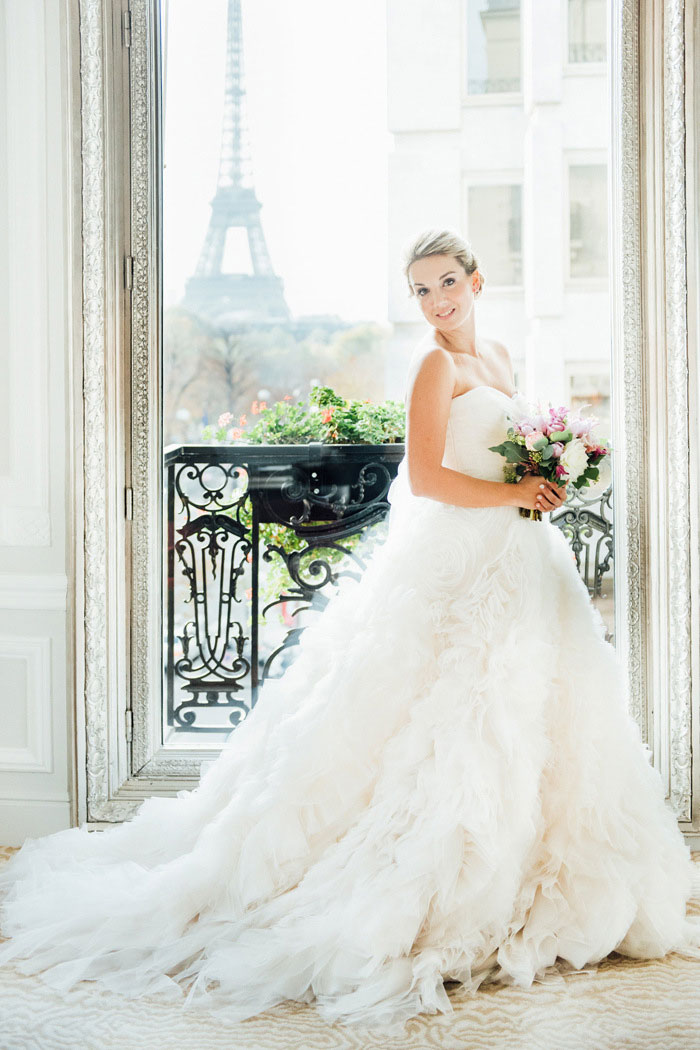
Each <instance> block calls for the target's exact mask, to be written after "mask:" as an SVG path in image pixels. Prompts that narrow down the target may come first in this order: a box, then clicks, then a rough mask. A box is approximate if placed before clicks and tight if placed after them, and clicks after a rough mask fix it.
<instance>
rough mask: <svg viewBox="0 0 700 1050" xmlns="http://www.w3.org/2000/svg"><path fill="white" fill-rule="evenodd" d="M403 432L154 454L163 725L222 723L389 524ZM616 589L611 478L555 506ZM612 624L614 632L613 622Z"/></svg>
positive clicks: (586, 568)
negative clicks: (390, 436) (592, 492)
mask: <svg viewBox="0 0 700 1050" xmlns="http://www.w3.org/2000/svg"><path fill="white" fill-rule="evenodd" d="M403 454H404V446H403V444H398V443H396V444H383V445H361V444H358V445H333V444H322V443H315V442H313V443H309V444H306V445H180V446H172V447H170V448H168V449H167V450H166V453H165V462H164V468H165V469H164V484H165V492H164V508H165V515H166V520H165V523H164V525H165V537H166V539H165V551H164V557H165V566H164V568H165V571H164V594H163V600H164V613H165V616H164V640H163V641H164V666H163V673H164V685H165V700H166V702H165V705H164V708H165V709H164V720H163V721H164V725H163V730H164V735H165V738H166V739H173V738H175V739H177V740H178V741H180V740H181V739H182V734H196V735H197V736H199V735H200V734H207V733H208V734H220V735H222V738H223V736H225V735H227V734H228V733H230V731H231V729H232V728H233V727H235V726H237V725H239V724H240V722H241V721H243V719H244V718H246V716H247V715H248V713H249V712H250V711H251V710H252V708H253V707H254V706H255V703H256V701H257V698H258V693H259V690H260V686H261V685H262V684H263V683H264V682H265V680H266V679H267V678H270V677H278V676H279V675H281V674H282V673H283V672H284V669H285V667H286V666H287V665H288V663H289V661H290V659H291V658H292V657H293V647H294V646H295V645H296V644H297V642H298V641H299V638H300V635H301V633H302V631H303V630H304V627H305V626H306V625H307V623H308V622H309V620H310V619H311V618H313V617H315V616H316V615H318V613H320V612H322V611H323V609H324V608H325V606H326V605H327V603H328V601H329V598H330V596H331V594H332V589H333V585H334V584H335V583H336V581H337V580H338V579H339V578H340V577H341V576H344V575H353V576H355V577H356V578H359V576H360V575H361V573H362V571H363V569H364V567H365V563H366V558H367V556H368V554H369V553H370V552H371V550H372V549H373V547H374V546H376V544H377V543H379V542H381V540H382V539H383V537H384V535H385V534H386V527H387V522H386V520H385V519H386V517H387V513H388V510H389V503H388V501H387V493H388V490H389V486H390V484H391V482H392V480H393V479H394V477H395V476H396V472H397V470H398V465H399V462H400V461H401V459H402V457H403ZM552 521H553V522H555V523H556V524H557V526H558V527H559V528H561V530H562V532H563V533H564V535H565V536H566V537H567V539H568V541H569V543H570V544H571V548H572V552H573V555H574V557H575V558H576V564H577V567H578V569H579V572H580V573H581V576H582V578H583V579H584V581H585V583H586V585H587V587H588V590H589V593H590V594H591V596H592V597H593V598H594V599H595V600H596V601H600V602H603V603H605V602H607V601H608V600H609V595H608V593H606V592H610V594H611V593H612V573H611V565H612V556H613V526H612V491H611V488H608V489H607V490H606V491H605V492H604V493H603V494H602V495H600V496H598V497H597V498H595V499H590V500H586V499H585V498H582V497H580V496H579V495H577V494H575V493H573V492H572V494H571V496H570V497H569V499H568V500H567V502H566V504H565V505H564V506H563V507H562V508H561V509H560V510H559V511H558V512H557V514H556V515H555V516H554V515H553V516H552ZM610 636H611V635H610Z"/></svg>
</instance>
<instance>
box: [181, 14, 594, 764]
mask: <svg viewBox="0 0 700 1050" xmlns="http://www.w3.org/2000/svg"><path fill="white" fill-rule="evenodd" d="M559 2H560V3H561V11H560V15H561V17H560V18H558V19H556V20H553V19H552V18H551V17H550V14H551V10H550V7H549V6H548V5H547V6H544V5H537V4H533V5H532V7H531V18H529V19H528V27H527V31H528V33H530V34H531V35H530V37H529V39H528V40H527V42H526V43H527V47H526V48H524V49H523V54H526V55H527V56H528V57H527V63H526V65H525V66H524V67H523V70H522V82H521V47H520V31H521V29H520V10H519V4H517V3H512V2H505V0H501V2H495V0H490V2H486V0H478V2H472V0H469V2H468V4H467V9H466V11H467V30H468V40H467V48H466V52H467V54H466V65H467V67H468V68H467V78H468V81H469V90H470V92H471V94H472V97H471V98H470V99H469V101H468V104H465V102H464V98H463V90H464V76H465V69H464V64H465V55H464V48H463V46H462V43H463V42H462V41H461V40H460V27H461V22H460V18H461V14H460V5H458V4H454V5H448V10H447V13H446V17H445V18H444V19H440V20H436V19H435V18H434V17H432V16H431V14H430V12H428V9H427V8H426V6H425V5H423V4H419V3H418V2H417V0H415V2H413V0H411V2H406V0H388V2H387V4H386V5H380V6H379V7H378V6H377V4H376V2H375V0H356V3H355V4H353V5H348V4H344V3H341V2H340V0H298V2H296V3H295V4H294V5H287V4H279V3H278V2H277V0H202V2H201V3H198V4H196V5H195V4H194V3H193V0H162V6H161V22H162V39H163V103H162V105H163V112H162V120H163V159H164V167H163V216H162V219H163V252H162V267H163V326H162V333H163V336H162V338H163V343H162V352H163V361H162V366H163V367H162V373H163V405H164V411H163V444H164V449H165V462H164V469H163V512H164V526H165V528H164V532H165V536H166V543H165V549H164V552H163V557H164V578H165V586H164V594H163V601H164V609H165V615H164V622H165V624H166V631H165V637H164V658H163V670H164V683H165V684H164V697H165V699H164V703H163V738H164V740H165V741H166V743H169V744H172V745H173V746H177V747H182V746H189V745H192V746H196V747H198V748H200V747H202V746H203V742H204V746H207V745H208V746H211V747H212V748H216V747H217V746H219V745H220V743H221V741H222V740H223V739H224V738H225V736H226V735H227V734H228V733H229V732H230V729H231V726H232V725H233V724H235V723H236V721H237V720H240V719H241V718H244V717H245V716H246V714H247V713H248V711H249V710H250V709H251V707H252V706H253V704H254V703H255V698H256V695H257V690H258V689H259V686H260V684H261V683H262V682H263V681H264V680H265V678H266V677H269V676H277V675H279V674H280V673H281V672H282V671H283V670H284V668H285V667H286V666H287V665H288V663H289V662H290V661H291V660H292V659H293V656H294V644H295V643H296V641H297V640H298V638H299V635H300V632H301V631H302V630H303V629H304V627H305V625H307V624H309V623H310V622H311V621H312V619H313V618H314V617H315V616H317V615H318V614H319V613H321V612H322V610H323V608H324V605H325V604H326V602H327V599H328V596H329V594H330V593H331V589H332V588H333V587H334V586H335V585H336V583H337V582H338V581H339V580H340V579H341V578H342V576H343V574H345V573H352V574H355V575H357V574H359V573H361V572H362V571H363V567H364V564H365V562H366V557H367V554H368V552H369V551H371V550H372V548H373V546H374V544H376V543H378V542H381V539H382V536H383V535H384V532H383V530H385V527H386V522H385V520H383V511H382V509H381V504H382V501H383V499H384V496H385V494H386V488H387V487H388V483H389V481H390V480H391V478H392V476H393V473H394V472H395V470H396V466H397V463H398V461H399V459H400V457H401V454H402V445H401V437H402V434H403V431H402V427H403V417H402V413H403V409H402V400H403V393H404V390H405V383H406V375H407V369H408V361H409V358H410V354H411V352H412V351H413V349H414V347H415V346H416V344H417V342H418V340H419V339H421V338H422V337H423V335H424V334H425V331H426V323H425V320H424V319H423V318H422V315H421V313H420V309H419V307H418V306H417V303H416V302H415V300H414V299H412V298H411V297H409V295H408V289H407V286H406V283H405V279H404V276H403V273H402V259H403V253H404V250H405V248H406V247H407V246H408V244H409V243H411V241H412V240H413V239H414V238H415V237H416V236H417V235H418V234H419V233H421V232H422V231H424V230H425V229H427V228H435V227H452V228H456V229H458V230H460V231H461V232H462V233H463V234H465V235H466V236H467V237H468V238H469V239H470V240H471V242H472V244H473V246H474V248H475V251H476V253H477V257H478V258H479V261H480V265H481V267H482V269H483V271H484V273H485V275H486V284H485V290H484V294H483V295H482V296H481V297H480V298H479V300H478V304H477V315H478V331H479V333H480V334H481V336H482V338H484V339H488V338H493V339H498V340H499V341H502V342H503V343H505V345H506V346H507V348H508V350H509V351H510V354H511V357H512V360H513V363H514V369H515V375H516V382H517V385H518V388H519V389H521V390H523V391H524V392H525V393H526V394H528V395H529V396H531V397H533V398H541V399H544V400H545V401H546V400H548V399H549V400H551V401H553V402H554V403H556V404H557V405H558V404H562V403H566V402H570V403H572V404H573V405H574V406H576V405H579V404H581V403H582V402H583V403H586V404H590V405H592V406H593V407H592V409H591V410H592V411H593V410H595V412H596V414H598V415H600V416H601V417H602V418H603V420H605V419H606V417H607V413H609V353H610V323H609V313H608V306H609V304H608V295H607V287H606V286H605V281H604V278H605V276H606V244H607V211H606V200H605V198H606V189H605V170H606V165H605V163H604V161H603V158H604V157H605V156H606V150H607V131H606V129H607V123H608V121H607V105H608V101H607V81H606V73H605V69H604V68H603V69H594V70H592V71H591V75H590V76H586V77H581V76H579V75H574V74H572V71H571V70H570V69H569V55H568V52H567V44H566V42H565V41H564V39H563V34H562V33H561V31H560V28H559V27H561V25H562V24H563V19H564V18H565V17H566V15H567V10H568V0H559ZM581 10H583V9H582V8H581ZM426 12H428V13H426ZM589 23H590V25H593V22H590V20H589V22H586V23H585V24H586V26H589ZM571 25H573V21H571V22H570V26H571ZM271 26H274V32H270V27H271ZM428 29H429V30H430V34H431V36H430V41H431V47H430V48H427V47H426V39H427V38H426V31H427V30H428ZM586 33H588V35H587V36H586V37H585V42H589V41H590V40H591V39H593V38H592V37H591V36H590V32H589V29H586ZM579 38H580V34H579ZM319 41H323V46H321V47H320V46H319ZM358 55H361V56H362V77H361V79H360V80H359V81H358V77H357V56H358ZM545 65H546V69H547V70H548V77H549V78H550V80H549V81H548V82H547V84H546V85H545V87H546V90H545V91H544V93H543V96H542V97H541V98H540V97H539V95H538V92H539V90H540V87H541V86H542V84H541V78H538V80H537V83H535V78H534V77H533V70H535V69H541V68H543V67H544V66H545ZM416 68H420V69H421V75H420V76H416V75H415V70H416ZM523 88H525V89H527V90H526V93H527V97H528V99H529V104H528V110H527V111H525V110H524V108H523V106H522V104H521V103H515V104H514V102H513V99H512V98H504V99H503V100H502V101H501V100H500V99H499V98H498V93H499V92H511V91H520V90H521V89H523ZM487 95H490V96H491V97H489V98H486V96H487ZM479 96H482V98H480V97H479ZM480 102H483V103H485V104H484V105H481V104H480ZM582 107H585V108H586V111H587V113H588V115H589V118H590V119H589V120H588V121H587V122H586V125H585V126H583V125H582V124H581V123H580V121H578V120H577V119H576V115H577V114H578V113H580V111H581V109H582ZM562 126H566V127H567V129H568V130H567V139H566V143H564V142H563V141H562V136H561V127H562ZM526 147H527V148H526ZM569 151H571V152H569ZM577 151H580V152H577ZM583 151H586V153H588V154H589V155H590V153H591V151H595V155H596V156H597V157H600V158H601V161H600V162H599V163H596V164H581V163H576V164H573V165H571V166H570V167H569V165H570V164H571V160H572V159H573V157H576V156H583V155H584V154H583ZM567 173H568V174H567ZM465 187H467V191H466V193H465V192H464V189H465ZM567 194H568V197H567ZM567 200H568V201H569V202H570V214H567ZM585 277H589V278H590V277H595V278H597V280H596V281H594V282H591V281H579V282H578V283H577V282H576V281H575V280H567V278H585ZM325 387H329V388H331V389H332V391H333V392H334V394H335V395H338V396H339V398H342V399H354V401H355V402H356V405H355V407H354V408H353V411H355V412H356V413H357V416H356V418H357V419H358V420H359V421H360V422H359V423H357V425H356V426H355V430H354V432H353V433H352V434H351V435H350V436H348V434H347V432H346V431H343V430H342V427H341V430H340V431H336V432H335V433H336V436H335V438H334V437H333V434H334V427H337V426H339V425H340V424H338V422H337V421H338V419H339V416H340V413H338V415H335V414H334V413H335V406H334V404H329V403H323V404H321V403H320V402H319V403H315V402H314V399H316V401H317V402H318V399H319V398H321V397H322V396H325V395H324V394H323V388H325ZM391 402H394V403H395V405H394V407H393V408H392V406H391ZM380 403H381V408H380V407H379V405H380ZM368 405H369V408H367V407H366V406H368ZM297 410H299V412H298V418H297V417H295V416H294V412H296V411H297ZM270 413H272V415H270ZM363 413H367V415H363ZM382 413H383V416H382V418H381V419H380V415H382ZM295 419H296V422H295V421H294V420H295ZM343 425H344V424H343ZM339 435H340V436H339ZM341 449H342V450H343V451H342V452H341ZM329 450H330V451H329ZM348 450H349V451H348ZM569 510H571V511H573V512H575V513H574V518H573V519H572V520H573V522H574V524H573V526H571V527H570V528H569V526H566V527H565V523H564V522H563V521H561V522H560V523H559V527H561V528H562V531H563V532H564V533H565V534H566V535H567V538H568V539H569V541H570V542H571V544H572V549H574V548H575V549H577V550H578V549H579V548H578V544H579V541H581V542H582V543H583V548H582V549H581V552H580V566H579V568H580V571H581V574H582V576H583V578H584V579H585V580H586V583H587V584H588V586H589V589H590V591H591V594H592V595H593V596H594V598H595V601H596V602H599V603H602V607H603V608H604V609H605V612H604V615H605V616H606V622H607V623H608V625H609V630H610V633H611V634H612V623H613V619H612V593H613V588H612V565H611V563H610V560H609V557H608V553H609V551H610V549H611V543H612V517H611V511H612V505H611V492H610V491H609V490H608V491H607V493H604V494H603V496H602V497H599V502H598V504H596V505H595V506H594V507H593V511H594V512H595V521H596V523H597V524H596V528H595V529H594V530H593V532H592V533H585V530H584V529H583V524H582V523H583V522H584V520H586V518H587V520H588V521H590V520H593V519H591V513H592V511H591V506H590V505H589V506H587V507H581V506H577V507H574V506H573V505H572V506H571V507H570V508H569ZM346 526H347V527H346ZM567 528H568V529H569V531H568V532H567ZM606 552H607V553H606Z"/></svg>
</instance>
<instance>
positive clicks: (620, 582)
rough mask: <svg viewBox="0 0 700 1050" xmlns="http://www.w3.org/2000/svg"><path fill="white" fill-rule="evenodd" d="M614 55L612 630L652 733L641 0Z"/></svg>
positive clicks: (625, 20)
mask: <svg viewBox="0 0 700 1050" xmlns="http://www.w3.org/2000/svg"><path fill="white" fill-rule="evenodd" d="M612 13H613V21H612V47H611V55H610V63H609V85H610V98H611V102H612V109H613V119H612V121H611V125H612V129H613V139H612V143H611V163H610V171H611V178H610V185H611V189H612V192H611V198H612V205H613V206H612V223H611V229H612V236H611V244H612V253H611V254H612V265H611V273H612V278H613V279H612V296H611V299H612V306H613V333H614V334H613V355H612V394H613V421H614V423H615V455H614V457H613V482H614V483H613V491H614V493H615V566H616V579H615V618H616V626H615V637H616V645H617V648H618V650H619V651H620V652H622V653H624V655H625V657H626V666H627V678H628V704H629V710H630V713H631V714H632V716H633V717H634V719H635V721H636V722H637V724H638V725H639V728H640V731H641V733H642V736H643V737H644V739H648V728H649V727H648V710H647V703H646V695H647V674H646V654H645V624H646V611H645V610H646V594H645V586H644V581H645V579H646V573H647V560H646V555H647V541H646V522H645V508H644V491H645V482H644V477H643V470H644V444H645V441H644V407H643V391H644V361H643V351H644V339H643V336H642V291H641V289H642V252H641V236H640V232H641V206H640V187H639V163H640V155H639V148H640V115H639V2H638V0H619V2H616V0H613V3H612Z"/></svg>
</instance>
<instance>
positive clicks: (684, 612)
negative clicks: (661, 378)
mask: <svg viewBox="0 0 700 1050" xmlns="http://www.w3.org/2000/svg"><path fill="white" fill-rule="evenodd" d="M663 25H664V37H663V42H664V53H663V85H664V87H663V128H664V135H663V149H664V205H665V206H664V218H665V222H664V239H665V243H664V247H665V271H666V282H665V283H666V296H665V299H666V301H665V325H666V368H667V380H666V382H667V389H666V405H667V419H668V426H667V434H666V437H667V440H666V441H665V442H664V446H665V448H664V452H665V454H664V456H663V467H662V470H663V472H664V473H666V472H667V507H668V515H667V521H668V538H667V552H668V554H667V557H668V574H667V579H668V624H669V628H670V629H669V632H668V633H669V639H668V642H669V644H668V666H669V693H668V697H669V722H670V733H669V740H670V752H671V754H670V771H671V784H670V788H671V803H672V805H673V808H674V810H675V811H676V813H677V814H678V816H679V817H680V818H681V819H683V820H686V821H690V820H691V797H692V759H691V754H692V744H691V732H692V719H691V708H692V685H693V683H692V653H691V608H692V601H693V594H692V588H691V576H690V573H691V567H690V558H691V535H690V499H691V486H690V476H689V463H688V449H689V444H690V433H689V422H690V421H689V390H688V314H687V309H686V301H687V295H688V287H687V281H686V235H685V231H686V205H685V194H686V190H685V179H686V170H685V165H686V157H685V2H684V0H665V3H664V11H663Z"/></svg>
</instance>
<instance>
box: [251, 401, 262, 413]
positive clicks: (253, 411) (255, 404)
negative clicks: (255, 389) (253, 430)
mask: <svg viewBox="0 0 700 1050" xmlns="http://www.w3.org/2000/svg"><path fill="white" fill-rule="evenodd" d="M250 411H251V412H252V413H253V415H254V416H257V414H258V412H259V411H260V409H259V408H258V402H257V401H254V402H253V404H252V405H251V406H250Z"/></svg>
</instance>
